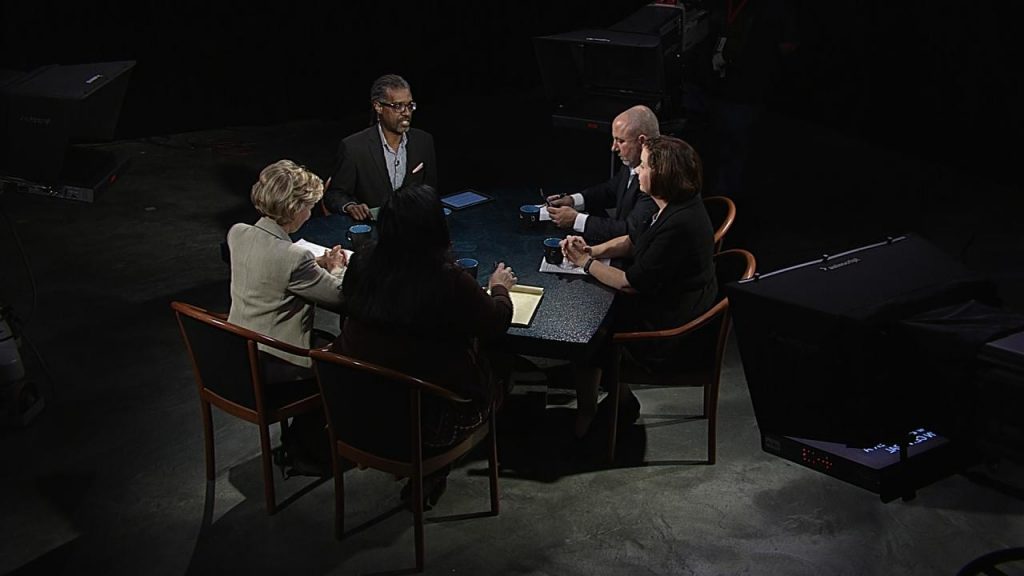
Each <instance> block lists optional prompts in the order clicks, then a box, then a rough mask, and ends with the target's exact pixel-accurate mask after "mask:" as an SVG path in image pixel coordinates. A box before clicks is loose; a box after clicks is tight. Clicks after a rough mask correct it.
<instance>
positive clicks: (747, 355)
mask: <svg viewBox="0 0 1024 576" xmlns="http://www.w3.org/2000/svg"><path fill="white" fill-rule="evenodd" d="M726 291H727V294H728V296H729V300H730V304H731V310H732V314H733V320H734V325H735V330H736V336H737V341H738V344H739V350H740V355H741V357H742V360H743V368H744V371H745V372H746V378H747V384H748V386H749V388H750V397H751V400H752V402H753V405H754V412H755V414H756V417H757V423H758V426H759V427H760V429H761V432H762V433H772V434H778V435H785V436H796V437H800V438H813V439H819V440H825V441H830V442H841V443H843V444H847V445H851V446H874V445H876V444H878V443H879V442H885V441H894V440H895V439H898V438H900V436H901V435H904V434H906V433H907V432H908V431H909V430H912V429H914V428H917V427H919V426H929V425H931V424H930V422H927V421H926V420H929V419H932V418H933V417H934V416H935V414H934V408H935V403H934V402H932V401H931V399H932V398H933V397H935V396H936V395H937V393H938V392H939V391H937V390H935V389H934V385H935V383H934V382H933V381H931V380H930V379H928V378H924V377H922V378H915V377H914V376H913V375H914V374H915V370H914V369H913V368H914V367H913V366H912V365H910V366H908V363H910V362H912V361H913V359H914V358H917V357H918V355H916V354H910V353H908V350H910V349H911V348H912V347H911V346H908V342H906V341H905V337H906V336H905V334H906V331H904V330H899V329H897V328H898V323H899V322H900V321H901V320H904V319H907V318H910V317H913V316H915V315H918V314H920V313H922V312H926V311H929V310H934V309H938V308H941V307H944V306H950V305H953V304H956V303H960V302H965V301H969V300H976V301H979V302H988V303H992V304H995V303H996V299H997V297H996V290H995V286H994V285H993V284H992V283H991V282H990V281H989V280H987V279H985V278H984V277H982V276H981V275H980V274H977V273H974V272H971V271H969V270H967V269H966V268H965V267H964V266H962V265H961V264H960V263H958V262H957V261H955V260H953V259H952V258H950V257H949V256H947V255H946V254H944V253H943V252H942V251H941V250H939V249H938V248H937V247H935V246H934V245H932V244H930V243H928V242H927V241H925V240H924V239H922V238H919V237H915V236H903V237H899V238H896V239H890V240H887V241H886V242H882V243H879V244H873V245H869V246H864V247H861V248H857V249H855V250H851V251H849V252H845V253H842V254H838V255H836V256H831V257H823V258H822V259H821V260H818V261H813V262H808V263H805V264H801V265H798V266H793V267H790V268H786V269H783V270H779V271H776V272H773V273H769V274H763V275H759V276H757V277H755V278H754V279H752V280H749V281H745V282H741V283H732V284H729V285H728V286H726ZM921 373H922V374H924V373H925V372H924V371H922V372H921ZM908 375H909V376H908Z"/></svg>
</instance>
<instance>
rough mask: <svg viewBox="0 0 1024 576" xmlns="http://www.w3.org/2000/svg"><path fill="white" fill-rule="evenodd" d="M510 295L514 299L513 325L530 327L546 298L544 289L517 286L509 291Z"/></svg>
mask: <svg viewBox="0 0 1024 576" xmlns="http://www.w3.org/2000/svg"><path fill="white" fill-rule="evenodd" d="M508 295H509V297H510V298H511V299H512V325H513V326H529V325H530V321H532V320H533V315H534V314H535V313H536V312H537V307H538V306H540V299H541V297H542V296H544V288H542V287H540V286H524V285H522V284H516V285H515V286H513V287H512V288H510V289H509V291H508Z"/></svg>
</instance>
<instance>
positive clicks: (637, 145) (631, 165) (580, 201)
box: [541, 106, 660, 245]
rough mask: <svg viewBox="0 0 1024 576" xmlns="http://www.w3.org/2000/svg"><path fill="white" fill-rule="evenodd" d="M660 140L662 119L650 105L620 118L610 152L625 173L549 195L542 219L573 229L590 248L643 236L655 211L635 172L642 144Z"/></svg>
mask: <svg viewBox="0 0 1024 576" xmlns="http://www.w3.org/2000/svg"><path fill="white" fill-rule="evenodd" d="M658 135H660V131H659V129H658V117H657V116H655V115H654V112H652V111H651V109H650V108H648V107H646V106H634V107H632V108H630V109H629V110H626V111H625V112H623V113H622V114H619V115H618V116H616V117H615V120H613V121H612V151H613V152H617V153H618V155H619V159H620V160H622V164H623V165H624V166H623V168H621V169H620V170H619V171H618V172H617V173H616V174H615V176H613V177H612V178H611V180H608V181H607V182H603V183H601V184H598V185H596V186H591V187H590V188H587V189H586V190H584V191H583V192H580V193H577V194H572V195H571V196H565V197H561V196H549V197H548V204H549V206H547V207H546V208H545V209H544V210H542V211H541V220H545V219H547V218H550V219H551V221H552V222H554V223H555V225H556V226H558V227H559V228H571V229H573V230H574V231H576V232H577V233H580V234H582V235H583V238H584V240H586V241H587V243H588V244H591V245H593V244H600V243H602V242H606V241H608V240H611V239H612V238H617V237H619V236H622V235H624V234H629V235H631V236H632V235H633V234H639V233H640V232H643V230H644V229H645V228H646V227H647V226H648V225H649V224H650V220H651V216H652V215H653V214H654V213H655V212H656V211H657V207H656V206H655V205H654V201H653V200H651V199H650V197H648V196H647V195H646V194H644V193H643V192H641V191H640V186H639V181H638V178H637V177H636V168H637V165H638V164H640V150H641V149H643V144H644V142H645V141H647V140H648V139H650V138H654V137H655V136H658Z"/></svg>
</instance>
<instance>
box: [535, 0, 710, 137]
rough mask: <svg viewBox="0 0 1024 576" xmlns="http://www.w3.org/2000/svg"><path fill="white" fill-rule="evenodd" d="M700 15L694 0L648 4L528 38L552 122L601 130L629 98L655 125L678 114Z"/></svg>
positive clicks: (703, 22) (703, 32)
mask: <svg viewBox="0 0 1024 576" xmlns="http://www.w3.org/2000/svg"><path fill="white" fill-rule="evenodd" d="M707 16H708V12H707V10H705V9H703V8H700V7H699V3H696V2H693V3H682V4H679V5H662V4H650V5H647V6H644V7H642V8H641V9H640V10H638V11H637V12H636V13H634V14H632V15H631V16H629V17H627V18H626V19H624V20H622V21H621V22H618V23H617V24H614V25H612V26H610V27H608V28H605V29H585V30H576V31H572V32H564V33H560V34H553V35H550V36H539V37H536V38H534V51H535V54H536V57H537V62H538V65H539V67H540V72H541V79H542V81H543V83H544V88H545V92H546V95H547V98H548V100H549V101H550V102H551V104H552V107H553V111H552V121H553V123H554V124H555V125H556V126H559V127H571V128H584V129H591V130H601V131H604V132H609V131H610V130H611V120H612V118H613V117H614V116H615V115H616V114H618V113H619V112H622V111H623V110H625V109H626V108H629V107H630V106H635V105H637V104H644V105H646V106H648V107H649V108H651V110H653V111H654V112H655V114H657V115H658V117H659V119H661V120H662V123H663V124H665V123H667V122H671V121H672V120H673V119H676V118H678V117H681V116H682V113H683V109H682V89H683V77H684V74H685V67H686V63H687V57H688V55H689V53H690V51H691V49H692V48H693V47H694V46H696V45H697V44H698V43H699V42H700V41H702V40H703V39H704V38H705V37H706V36H707Z"/></svg>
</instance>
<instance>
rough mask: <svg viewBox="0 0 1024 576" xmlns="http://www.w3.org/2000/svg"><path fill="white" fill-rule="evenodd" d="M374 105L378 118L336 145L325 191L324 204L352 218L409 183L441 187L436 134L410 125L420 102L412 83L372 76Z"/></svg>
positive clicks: (362, 216)
mask: <svg viewBox="0 0 1024 576" xmlns="http://www.w3.org/2000/svg"><path fill="white" fill-rule="evenodd" d="M370 105H371V106H373V111H374V114H375V115H376V117H377V122H376V123H375V124H374V125H373V126H370V127H369V128H367V129H365V130H361V131H359V132H356V133H355V134H352V135H351V136H348V137H347V138H345V139H344V140H343V141H342V142H341V146H339V148H338V162H337V166H338V169H337V171H336V172H335V174H334V176H333V177H332V178H331V180H330V186H329V187H328V189H327V191H326V192H325V193H324V205H325V206H326V207H327V209H328V210H330V211H331V212H334V213H338V214H341V213H345V214H348V215H349V216H351V217H352V218H353V219H354V220H367V219H369V218H370V215H371V213H370V209H371V208H376V207H378V206H380V205H381V203H382V202H383V201H384V199H385V198H387V197H388V196H389V195H391V193H392V192H393V191H395V190H397V189H399V188H400V187H401V186H403V185H407V184H428V185H430V186H431V187H433V188H435V189H436V188H437V159H436V158H435V156H434V138H433V136H431V135H430V134H429V133H428V132H425V131H423V130H419V129H417V128H412V113H413V112H414V111H415V110H416V102H415V101H413V99H412V90H410V88H409V83H408V82H406V81H405V79H403V78H402V77H401V76H397V75H395V74H387V75H384V76H381V77H380V78H378V79H377V80H375V81H374V83H373V87H372V88H371V89H370Z"/></svg>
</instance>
